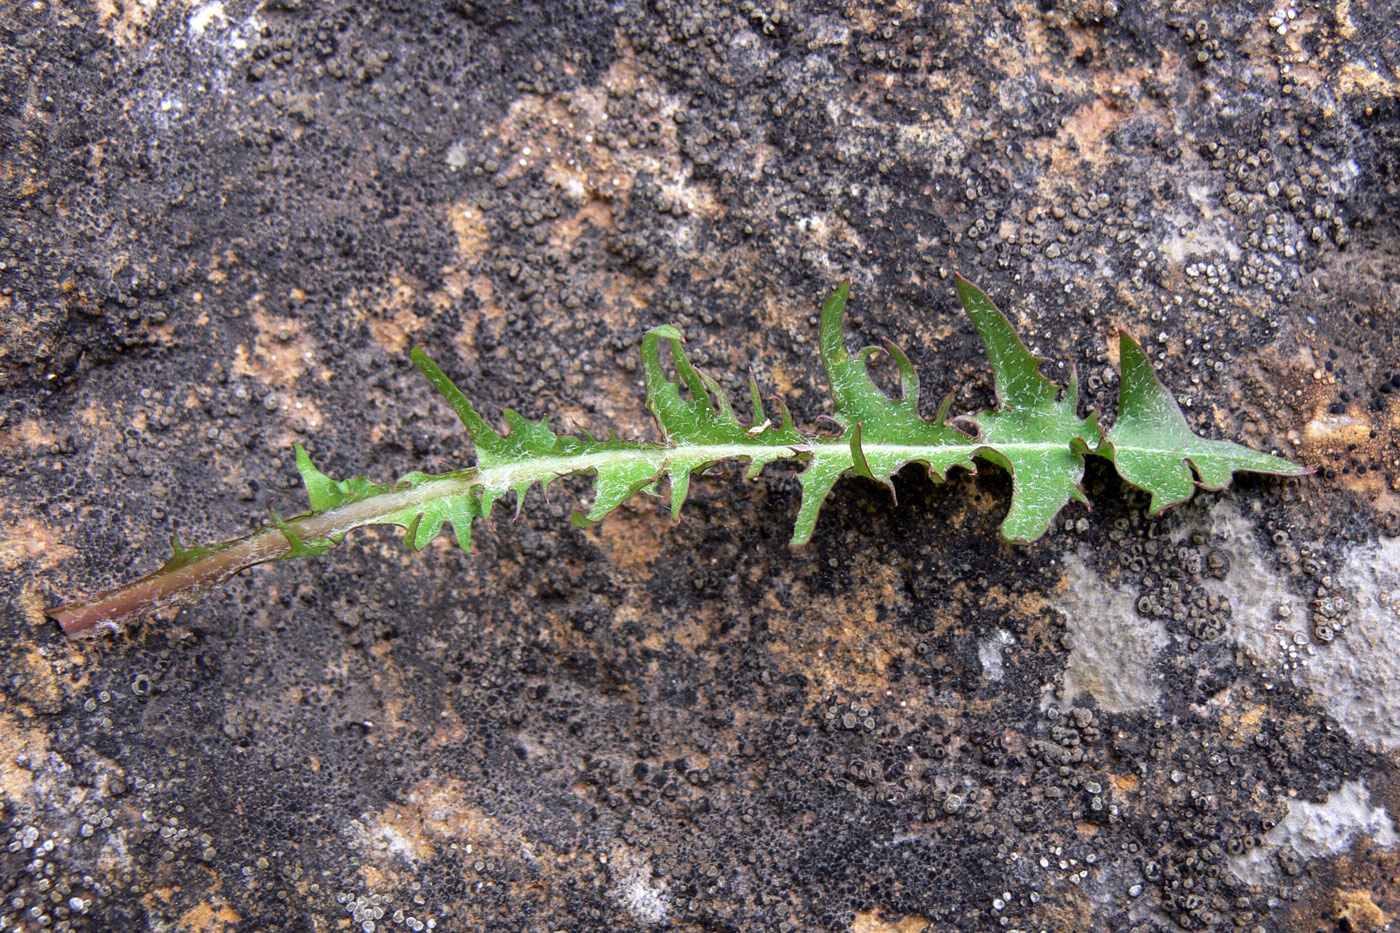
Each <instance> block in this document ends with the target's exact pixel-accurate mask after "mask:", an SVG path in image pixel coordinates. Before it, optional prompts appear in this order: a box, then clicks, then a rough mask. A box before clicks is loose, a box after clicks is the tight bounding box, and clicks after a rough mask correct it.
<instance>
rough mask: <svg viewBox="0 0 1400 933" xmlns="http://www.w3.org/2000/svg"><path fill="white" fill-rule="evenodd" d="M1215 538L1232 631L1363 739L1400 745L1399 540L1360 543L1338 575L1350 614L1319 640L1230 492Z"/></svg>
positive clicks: (1213, 526)
mask: <svg viewBox="0 0 1400 933" xmlns="http://www.w3.org/2000/svg"><path fill="white" fill-rule="evenodd" d="M1209 521H1210V531H1211V539H1212V542H1213V544H1214V545H1215V546H1216V547H1218V548H1220V549H1221V550H1223V551H1225V552H1226V553H1227V554H1228V555H1229V558H1230V572H1229V573H1228V574H1227V575H1226V577H1225V579H1224V580H1217V581H1210V582H1209V583H1208V584H1207V586H1208V588H1209V589H1210V590H1211V592H1213V593H1215V594H1216V595H1219V596H1224V597H1228V598H1229V600H1230V604H1231V607H1232V609H1233V619H1232V621H1231V624H1230V629H1229V634H1230V637H1231V638H1232V639H1233V640H1234V641H1235V643H1236V644H1238V645H1239V646H1240V647H1242V648H1243V649H1244V650H1245V651H1246V652H1248V654H1249V655H1250V656H1251V657H1252V658H1253V659H1254V660H1255V661H1256V662H1257V663H1258V664H1259V665H1260V666H1261V668H1262V669H1263V670H1264V671H1265V672H1266V673H1267V674H1269V675H1270V676H1273V677H1278V678H1283V677H1287V678H1289V679H1290V680H1292V681H1293V682H1294V683H1295V684H1297V685H1298V686H1302V687H1307V688H1310V689H1311V690H1312V692H1313V695H1314V697H1315V698H1316V700H1317V702H1318V703H1319V704H1320V705H1321V706H1322V708H1323V709H1324V710H1326V712H1327V714H1328V715H1329V716H1331V717H1333V718H1334V719H1336V721H1337V722H1338V723H1340V724H1341V726H1342V727H1343V728H1344V729H1345V730H1346V731H1347V732H1348V733H1349V734H1350V735H1351V736H1352V737H1353V738H1355V739H1356V740H1357V741H1359V742H1361V743H1363V744H1365V745H1366V746H1368V747H1370V748H1372V749H1375V750H1379V751H1385V752H1394V751H1396V750H1400V613H1397V609H1400V540H1397V539H1383V540H1381V541H1379V542H1376V543H1373V544H1367V545H1362V546H1358V547H1355V548H1353V549H1352V550H1351V552H1350V553H1348V554H1347V555H1346V556H1345V558H1344V559H1343V561H1342V562H1341V565H1340V566H1339V567H1338V569H1337V571H1336V572H1335V573H1334V574H1333V575H1332V578H1333V579H1332V584H1333V586H1332V590H1333V591H1335V592H1336V593H1337V594H1340V595H1342V596H1344V598H1345V599H1346V600H1347V601H1348V603H1349V604H1350V607H1351V608H1350V612H1349V621H1348V624H1347V625H1346V627H1345V628H1343V629H1342V630H1341V632H1340V634H1338V635H1337V637H1336V638H1335V640H1333V641H1332V642H1331V643H1330V644H1321V645H1320V644H1314V643H1313V641H1312V637H1311V634H1310V621H1309V611H1308V601H1307V600H1306V599H1304V598H1303V596H1302V594H1301V593H1299V592H1297V591H1296V590H1295V589H1294V587H1293V585H1292V583H1291V582H1290V581H1289V580H1288V579H1287V578H1286V576H1285V575H1284V574H1283V573H1282V572H1280V571H1279V570H1278V569H1276V564H1275V563H1274V561H1273V560H1272V555H1271V554H1270V553H1269V552H1268V551H1267V550H1266V549H1265V548H1264V547H1263V546H1261V544H1260V543H1259V541H1258V539H1257V538H1256V536H1255V531H1256V529H1255V526H1254V523H1253V522H1252V521H1251V520H1250V519H1248V518H1246V517H1244V516H1243V515H1241V514H1240V512H1239V510H1238V509H1237V508H1235V506H1234V505H1233V504H1231V503H1230V502H1228V501H1222V502H1220V503H1219V504H1217V505H1216V506H1215V507H1214V508H1213V509H1212V510H1211V512H1210V518H1209Z"/></svg>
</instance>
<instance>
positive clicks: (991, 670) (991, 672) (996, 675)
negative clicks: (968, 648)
mask: <svg viewBox="0 0 1400 933" xmlns="http://www.w3.org/2000/svg"><path fill="white" fill-rule="evenodd" d="M1014 641H1015V639H1013V638H1012V637H1011V633H1010V632H1008V631H1007V630H1006V629H1001V628H999V629H997V630H996V631H995V632H993V633H992V634H990V635H988V636H987V637H986V638H984V639H982V640H981V641H979V642H978V643H977V660H978V661H980V662H982V676H983V677H985V678H987V679H988V680H990V681H992V682H993V683H996V682H997V681H999V680H1001V678H1002V677H1003V676H1005V674H1006V670H1005V665H1004V664H1003V662H1002V658H1001V649H1003V648H1006V647H1009V646H1010V645H1011V644H1012V642H1014Z"/></svg>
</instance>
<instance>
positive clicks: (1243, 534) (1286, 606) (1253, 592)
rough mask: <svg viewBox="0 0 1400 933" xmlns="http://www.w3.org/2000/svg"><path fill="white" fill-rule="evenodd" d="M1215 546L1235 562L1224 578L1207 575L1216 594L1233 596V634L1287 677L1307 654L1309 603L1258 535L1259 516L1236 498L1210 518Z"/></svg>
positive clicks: (1260, 659)
mask: <svg viewBox="0 0 1400 933" xmlns="http://www.w3.org/2000/svg"><path fill="white" fill-rule="evenodd" d="M1206 523H1207V525H1208V527H1209V535H1210V541H1211V546H1212V547H1214V548H1215V549H1216V550H1218V551H1220V552H1222V553H1224V554H1225V555H1226V556H1227V557H1228V559H1229V561H1230V569H1229V572H1228V573H1227V574H1226V575H1225V578H1224V579H1223V580H1214V579H1211V580H1207V581H1206V583H1205V587H1206V590H1207V592H1209V593H1211V594H1212V595H1215V596H1219V597H1222V598H1224V599H1228V600H1229V601H1230V608H1231V620H1230V624H1229V627H1228V628H1227V632H1228V634H1229V637H1230V638H1231V639H1232V640H1233V641H1234V642H1235V643H1236V644H1237V645H1239V646H1240V647H1241V648H1243V649H1244V650H1245V651H1246V652H1248V653H1249V655H1250V657H1252V658H1253V659H1254V660H1255V661H1256V662H1257V663H1258V664H1259V665H1260V666H1261V667H1262V668H1263V669H1264V671H1265V672H1267V673H1268V674H1270V675H1271V676H1274V677H1282V676H1285V675H1286V674H1287V672H1288V671H1289V670H1290V669H1292V668H1294V667H1296V666H1297V663H1298V661H1299V658H1300V656H1301V657H1303V658H1306V657H1307V656H1308V652H1307V651H1306V650H1303V651H1300V650H1299V649H1300V648H1305V647H1306V644H1301V645H1300V644H1299V642H1304V643H1306V642H1307V641H1308V640H1309V636H1308V635H1307V634H1306V629H1307V613H1306V612H1305V611H1304V607H1305V606H1306V602H1305V601H1304V600H1303V598H1302V596H1301V594H1299V593H1297V592H1295V591H1294V589H1293V588H1292V587H1291V586H1290V585H1289V582H1288V581H1287V580H1286V579H1285V578H1284V576H1283V574H1282V573H1280V572H1279V571H1278V570H1277V568H1276V565H1275V563H1274V560H1273V557H1272V555H1271V554H1269V553H1267V552H1266V551H1265V550H1264V548H1263V547H1262V546H1261V545H1260V543H1259V541H1258V539H1257V538H1256V537H1255V535H1256V533H1257V531H1258V528H1257V522H1256V521H1255V520H1254V519H1251V518H1247V517H1245V516H1244V515H1242V514H1241V513H1240V510H1239V509H1238V508H1236V507H1235V505H1234V503H1232V502H1231V501H1229V500H1221V501H1220V502H1218V503H1216V505H1215V506H1214V507H1213V508H1212V509H1211V510H1210V513H1209V514H1208V516H1207V517H1206Z"/></svg>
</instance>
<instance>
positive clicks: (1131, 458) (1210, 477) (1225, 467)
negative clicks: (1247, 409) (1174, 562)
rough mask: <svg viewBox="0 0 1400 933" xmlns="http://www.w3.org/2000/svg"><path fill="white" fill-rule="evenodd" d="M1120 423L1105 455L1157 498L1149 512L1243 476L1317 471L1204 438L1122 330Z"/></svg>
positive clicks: (1107, 441) (1109, 438) (1108, 439)
mask: <svg viewBox="0 0 1400 933" xmlns="http://www.w3.org/2000/svg"><path fill="white" fill-rule="evenodd" d="M1118 340H1119V342H1118V354H1119V355H1118V360H1119V371H1120V373H1121V379H1120V380H1119V391H1118V418H1117V420H1116V421H1115V422H1114V425H1113V428H1112V429H1111V430H1110V431H1109V432H1108V436H1107V437H1106V438H1105V441H1104V444H1103V448H1102V453H1103V454H1104V456H1107V457H1108V458H1109V459H1110V460H1112V461H1113V464H1114V466H1115V467H1116V468H1117V470H1118V473H1119V475H1121V476H1122V477H1123V478H1124V479H1125V480H1127V481H1128V482H1129V483H1131V484H1133V485H1134V486H1137V487H1138V488H1140V489H1144V490H1146V491H1147V492H1149V493H1150V494H1151V496H1152V501H1151V504H1150V505H1149V509H1148V511H1149V513H1150V514H1152V515H1156V514H1157V513H1159V512H1161V511H1162V510H1163V509H1165V508H1167V507H1169V506H1172V505H1175V504H1177V503H1178V502H1184V501H1186V500H1187V499H1189V498H1191V495H1192V494H1193V493H1194V492H1195V489H1196V487H1197V486H1202V487H1204V488H1206V489H1223V488H1225V487H1226V486H1228V485H1229V484H1230V480H1231V478H1232V477H1233V475H1234V474H1235V473H1237V472H1241V471H1247V472H1252V473H1272V474H1276V475H1284V476H1297V475H1303V474H1306V473H1309V472H1311V471H1310V470H1308V469H1306V468H1304V467H1301V466H1298V465H1297V464H1295V463H1291V462H1289V461H1287V460H1285V459H1283V458H1282V457H1275V456H1273V455H1272V454H1265V453H1260V452H1259V451H1256V450H1251V449H1250V448H1248V447H1245V446H1243V445H1241V444H1236V443H1233V442H1231V441H1217V440H1212V439H1210V438H1205V437H1201V436H1200V435H1198V434H1196V433H1195V432H1194V431H1193V430H1191V426H1190V424H1189V423H1188V422H1187V420H1186V416H1185V414H1183V412H1182V411H1181V406H1180V405H1178V404H1177V401H1176V399H1175V398H1174V397H1173V396H1172V394H1171V393H1170V392H1169V391H1167V388H1166V386H1164V385H1163V384H1162V381H1161V380H1160V379H1159V378H1157V374H1156V372H1154V371H1153V368H1152V362H1151V360H1150V359H1149V358H1148V356H1147V353H1146V352H1145V351H1144V350H1143V349H1142V345H1141V344H1139V343H1138V342H1137V341H1136V340H1135V339H1133V337H1132V336H1131V335H1130V334H1128V333H1127V332H1126V331H1122V330H1120V331H1119V338H1118Z"/></svg>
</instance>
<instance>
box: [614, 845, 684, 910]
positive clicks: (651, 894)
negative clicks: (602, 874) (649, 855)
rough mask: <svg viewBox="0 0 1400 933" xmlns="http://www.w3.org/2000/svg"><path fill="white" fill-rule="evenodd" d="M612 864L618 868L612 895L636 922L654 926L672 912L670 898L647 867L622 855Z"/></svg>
mask: <svg viewBox="0 0 1400 933" xmlns="http://www.w3.org/2000/svg"><path fill="white" fill-rule="evenodd" d="M614 863H615V864H616V865H617V867H618V868H619V869H620V873H619V874H620V880H619V881H618V883H617V884H616V885H614V886H613V889H612V894H613V897H614V898H616V899H617V902H618V903H619V904H621V905H622V908H623V909H624V910H626V911H627V913H629V914H631V916H632V919H633V920H636V921H637V922H638V923H644V924H647V925H648V926H655V925H656V924H659V923H662V922H664V921H665V919H666V915H667V914H668V913H670V912H671V899H670V897H669V896H668V895H667V893H666V888H665V886H664V885H662V884H658V883H656V882H655V881H654V880H653V879H652V877H651V870H650V868H649V867H648V866H647V865H646V864H645V863H644V862H640V861H636V862H634V861H632V860H630V859H627V858H625V857H624V858H623V859H621V860H618V859H614Z"/></svg>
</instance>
